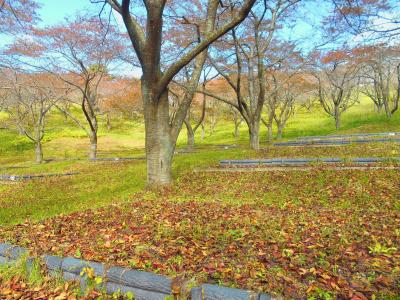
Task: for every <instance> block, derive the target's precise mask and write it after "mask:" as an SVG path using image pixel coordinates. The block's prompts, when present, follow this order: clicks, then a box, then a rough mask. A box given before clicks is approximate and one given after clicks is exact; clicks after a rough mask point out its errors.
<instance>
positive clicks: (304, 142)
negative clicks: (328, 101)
mask: <svg viewBox="0 0 400 300" xmlns="http://www.w3.org/2000/svg"><path fill="white" fill-rule="evenodd" d="M352 143H356V144H366V143H400V138H382V139H358V140H350V139H338V140H298V141H289V142H281V143H274V144H273V146H277V147H283V146H289V147H290V146H314V145H350V144H352Z"/></svg>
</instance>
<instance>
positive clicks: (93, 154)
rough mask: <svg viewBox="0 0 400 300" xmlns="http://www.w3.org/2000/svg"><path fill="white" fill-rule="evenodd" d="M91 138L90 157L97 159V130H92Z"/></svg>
mask: <svg viewBox="0 0 400 300" xmlns="http://www.w3.org/2000/svg"><path fill="white" fill-rule="evenodd" d="M89 138H90V151H89V159H96V157H97V132H91V133H90V136H89Z"/></svg>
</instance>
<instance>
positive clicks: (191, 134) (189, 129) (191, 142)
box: [185, 121, 194, 148]
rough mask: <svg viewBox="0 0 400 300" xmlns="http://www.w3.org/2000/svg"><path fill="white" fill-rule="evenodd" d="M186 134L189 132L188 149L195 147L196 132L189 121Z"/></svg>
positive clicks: (186, 123) (186, 122)
mask: <svg viewBox="0 0 400 300" xmlns="http://www.w3.org/2000/svg"><path fill="white" fill-rule="evenodd" d="M185 125H186V132H187V146H188V148H193V147H194V131H193V128H192V126H191V125H190V123H189V121H185Z"/></svg>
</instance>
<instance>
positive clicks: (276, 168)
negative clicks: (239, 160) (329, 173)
mask: <svg viewBox="0 0 400 300" xmlns="http://www.w3.org/2000/svg"><path fill="white" fill-rule="evenodd" d="M311 170H334V171H345V170H359V171H367V170H400V166H398V167H396V166H332V165H331V166H329V165H328V166H324V167H320V166H319V167H318V166H315V167H311V166H304V165H303V166H270V167H248V166H247V167H246V166H241V167H230V168H206V169H195V170H194V172H195V173H204V172H205V173H229V172H233V173H235V172H239V173H248V172H293V171H311Z"/></svg>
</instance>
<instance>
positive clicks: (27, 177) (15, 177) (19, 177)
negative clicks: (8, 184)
mask: <svg viewBox="0 0 400 300" xmlns="http://www.w3.org/2000/svg"><path fill="white" fill-rule="evenodd" d="M77 174H80V173H79V172H69V173H61V174H38V175H7V174H6V175H0V181H21V180H31V179H42V178H48V177H56V176H57V177H61V176H73V175H77Z"/></svg>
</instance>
